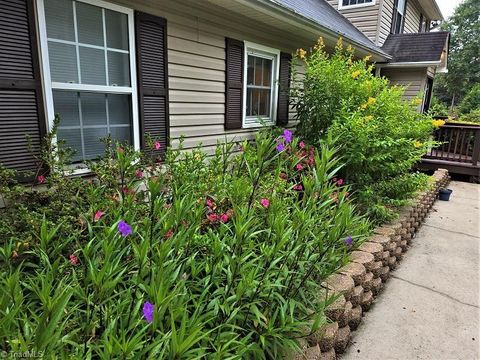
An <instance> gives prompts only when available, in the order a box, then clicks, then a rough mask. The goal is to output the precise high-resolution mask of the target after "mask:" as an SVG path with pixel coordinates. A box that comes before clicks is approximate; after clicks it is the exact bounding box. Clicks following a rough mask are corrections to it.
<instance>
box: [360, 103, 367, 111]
mask: <svg viewBox="0 0 480 360" xmlns="http://www.w3.org/2000/svg"><path fill="white" fill-rule="evenodd" d="M367 106H368V104H362V105H361V106H360V107H361V108H362V109H363V110H365V109H366V108H367Z"/></svg>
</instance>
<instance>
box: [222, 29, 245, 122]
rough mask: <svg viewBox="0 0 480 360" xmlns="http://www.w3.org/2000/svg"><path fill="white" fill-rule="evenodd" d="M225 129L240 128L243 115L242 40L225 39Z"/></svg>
mask: <svg viewBox="0 0 480 360" xmlns="http://www.w3.org/2000/svg"><path fill="white" fill-rule="evenodd" d="M225 45H226V74H225V80H226V81H225V129H228V130H232V129H241V128H242V117H243V57H244V54H243V47H244V45H243V41H238V40H234V39H230V38H226V39H225Z"/></svg>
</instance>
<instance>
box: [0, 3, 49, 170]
mask: <svg viewBox="0 0 480 360" xmlns="http://www.w3.org/2000/svg"><path fill="white" fill-rule="evenodd" d="M36 36H37V35H36V24H35V12H34V5H33V0H1V1H0V163H1V164H3V165H4V166H6V167H8V168H11V169H15V170H17V171H20V172H23V171H31V170H36V167H37V164H36V161H35V158H34V156H33V155H32V153H30V152H29V149H28V141H27V137H28V138H30V144H31V150H32V151H33V153H34V154H35V155H39V151H40V142H41V138H42V136H43V135H44V133H45V129H46V124H45V113H44V105H43V97H42V87H41V79H40V65H39V57H38V48H37V37H36Z"/></svg>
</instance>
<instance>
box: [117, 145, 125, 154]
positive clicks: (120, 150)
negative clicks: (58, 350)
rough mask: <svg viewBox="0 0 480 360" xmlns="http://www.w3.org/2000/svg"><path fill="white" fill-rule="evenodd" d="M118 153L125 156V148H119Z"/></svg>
mask: <svg viewBox="0 0 480 360" xmlns="http://www.w3.org/2000/svg"><path fill="white" fill-rule="evenodd" d="M117 152H118V153H120V154H123V153H124V152H125V150H124V149H123V147H121V146H119V147H118V148H117Z"/></svg>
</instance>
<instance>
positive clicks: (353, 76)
mask: <svg viewBox="0 0 480 360" xmlns="http://www.w3.org/2000/svg"><path fill="white" fill-rule="evenodd" d="M361 73H362V72H361V71H360V70H357V71H354V72H353V73H352V78H354V79H356V78H357V77H359V76H360V74H361Z"/></svg>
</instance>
